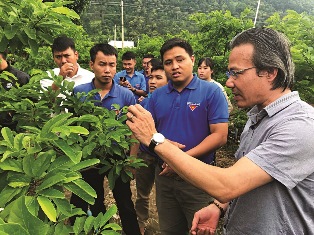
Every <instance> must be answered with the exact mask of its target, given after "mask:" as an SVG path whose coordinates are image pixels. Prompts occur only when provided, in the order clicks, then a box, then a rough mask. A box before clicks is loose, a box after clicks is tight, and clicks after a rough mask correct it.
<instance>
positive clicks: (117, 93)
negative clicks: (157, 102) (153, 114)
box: [73, 79, 136, 110]
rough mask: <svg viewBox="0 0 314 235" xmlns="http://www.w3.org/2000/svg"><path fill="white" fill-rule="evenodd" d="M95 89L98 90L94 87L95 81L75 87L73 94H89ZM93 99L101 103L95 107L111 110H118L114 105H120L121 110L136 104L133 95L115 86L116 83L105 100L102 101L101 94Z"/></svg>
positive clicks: (97, 94)
mask: <svg viewBox="0 0 314 235" xmlns="http://www.w3.org/2000/svg"><path fill="white" fill-rule="evenodd" d="M94 89H96V87H95V85H94V79H93V80H92V82H90V83H87V84H82V85H79V86H77V87H74V90H73V93H74V94H76V93H77V92H85V93H88V92H89V91H91V90H94ZM93 99H94V100H99V101H100V103H95V105H98V106H102V107H105V108H107V109H109V110H116V108H115V107H114V106H113V104H118V105H119V106H120V108H122V107H124V106H130V105H134V104H135V103H136V102H135V98H134V95H133V93H132V92H131V91H129V90H128V89H125V88H124V87H122V86H119V85H117V84H115V82H114V81H113V85H112V87H111V89H110V91H109V92H108V93H107V94H106V95H105V97H104V98H103V99H101V97H100V94H99V93H96V94H95V96H94V97H93Z"/></svg>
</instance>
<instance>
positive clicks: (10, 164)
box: [0, 159, 23, 172]
mask: <svg viewBox="0 0 314 235" xmlns="http://www.w3.org/2000/svg"><path fill="white" fill-rule="evenodd" d="M0 169H2V170H4V171H15V172H23V165H22V161H20V160H15V159H6V160H5V161H4V162H0Z"/></svg>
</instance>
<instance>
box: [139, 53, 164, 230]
mask: <svg viewBox="0 0 314 235" xmlns="http://www.w3.org/2000/svg"><path fill="white" fill-rule="evenodd" d="M152 60H156V59H152ZM158 62H159V63H158ZM149 63H150V62H149ZM150 69H151V71H150V72H149V74H150V75H149V80H148V87H149V93H148V97H147V98H145V99H144V100H143V101H142V102H141V105H142V106H144V107H145V105H146V104H147V102H148V100H149V99H150V97H151V95H152V93H153V92H154V91H155V90H156V89H158V88H160V87H162V86H165V85H167V83H168V79H167V76H166V73H165V70H164V67H163V65H162V63H161V61H155V63H154V66H153V67H151V68H150ZM139 148H140V150H139V152H138V154H137V156H138V158H141V159H143V160H144V162H145V164H146V165H147V167H141V168H139V169H137V170H136V191H137V197H136V202H135V210H136V213H137V217H138V222H139V226H140V231H141V234H142V235H144V233H145V230H146V228H147V226H148V224H149V221H148V219H149V200H150V193H151V191H152V188H153V185H154V181H155V167H156V164H157V158H156V156H152V155H151V154H150V152H149V151H147V148H146V146H144V145H140V147H139Z"/></svg>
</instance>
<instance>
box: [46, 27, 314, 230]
mask: <svg viewBox="0 0 314 235" xmlns="http://www.w3.org/2000/svg"><path fill="white" fill-rule="evenodd" d="M58 40H59V41H58ZM67 43H68V44H67ZM55 44H57V45H55ZM230 45H231V53H230V57H229V65H228V71H227V72H226V74H227V76H228V80H227V83H226V85H227V87H229V88H230V89H231V90H232V93H233V98H234V100H235V102H236V104H237V106H238V107H240V108H251V110H250V111H249V112H248V121H247V124H246V126H245V128H244V131H243V133H242V135H241V140H240V145H239V149H238V150H237V152H236V153H235V157H236V158H237V162H236V163H235V165H234V166H232V167H230V168H226V169H222V168H219V167H217V166H215V151H216V149H218V148H219V147H221V146H222V145H224V144H225V143H226V142H227V135H228V119H229V112H228V103H227V99H226V97H225V95H224V93H223V91H222V90H221V88H220V87H219V86H218V85H216V84H215V83H212V82H207V81H205V80H201V79H199V78H198V77H197V76H196V75H195V74H193V66H194V63H195V57H194V54H193V49H192V47H191V45H190V44H189V43H188V42H187V41H185V40H182V39H180V38H172V39H169V40H167V41H166V42H165V43H164V44H163V45H162V47H161V49H160V58H161V62H160V63H154V65H153V66H152V67H151V68H150V69H149V71H146V69H145V68H146V67H145V68H144V70H143V73H140V72H137V71H135V69H134V67H135V64H136V60H135V55H134V54H133V53H132V52H127V53H125V54H123V56H122V62H123V67H124V69H125V70H123V71H121V72H118V73H116V66H117V58H118V55H117V51H116V49H115V48H113V47H112V46H110V45H109V44H102V43H101V44H96V45H94V46H93V47H92V48H91V49H90V69H91V70H92V72H89V71H87V70H85V69H83V68H81V67H80V66H79V65H78V63H77V60H78V52H77V51H76V50H75V45H74V42H73V40H72V39H69V38H62V39H61V40H60V39H56V40H55V42H54V45H53V46H52V54H53V58H54V61H55V62H56V64H57V65H58V69H55V71H54V72H55V74H58V75H61V76H63V78H64V79H66V80H72V81H74V82H75V87H74V91H73V93H74V94H76V93H77V92H89V91H91V90H93V89H100V91H99V92H98V93H97V94H96V95H95V97H94V99H95V100H99V101H100V103H101V106H103V107H104V108H107V109H113V108H114V107H113V105H112V104H119V105H120V107H123V106H129V109H128V110H129V112H128V113H127V117H128V121H127V122H126V123H127V125H128V126H129V128H130V129H131V130H132V132H133V135H134V136H135V137H136V138H137V139H138V140H139V142H140V146H137V145H132V146H131V147H130V154H131V155H138V157H141V158H143V159H144V160H145V162H146V163H147V165H148V167H147V168H145V167H143V168H140V169H139V170H138V171H137V173H136V186H137V200H136V204H135V208H134V204H133V202H132V200H131V190H130V183H129V182H128V183H124V182H122V180H121V179H118V180H117V182H116V186H115V188H114V189H113V195H114V197H115V199H116V203H117V206H118V210H119V214H120V217H121V222H122V226H123V230H124V232H125V233H126V234H130V235H137V234H142V235H143V234H144V233H145V227H146V225H147V220H148V216H149V210H148V202H149V194H150V191H151V189H152V187H153V184H154V182H155V184H156V200H157V210H158V216H159V226H160V231H161V234H163V235H183V234H187V233H189V232H190V233H191V234H199V235H202V234H214V233H215V230H216V228H217V224H218V221H219V218H220V217H225V224H224V233H225V234H314V222H313V218H312V217H313V214H314V202H313V198H312V197H313V195H314V184H313V182H314V169H313V167H312V164H313V163H314V157H313V154H314V145H313V143H314V135H313V133H314V108H313V107H311V106H310V105H308V104H306V103H305V102H303V101H301V100H300V98H299V95H298V93H297V92H296V91H292V90H291V89H292V84H293V80H294V65H293V61H292V59H291V53H290V48H289V43H288V40H287V39H286V38H285V36H284V35H282V34H281V33H279V32H277V31H275V30H272V29H268V28H252V29H249V30H246V31H243V32H242V33H240V34H238V35H237V36H236V37H235V38H234V39H233V40H232V42H231V44H230ZM146 60H147V61H146ZM150 60H152V57H148V58H146V59H145V61H144V59H143V65H144V63H145V65H146V66H147V67H149V66H148V64H147V63H149V61H150ZM145 77H146V79H145ZM44 82H47V81H44ZM42 85H45V86H48V85H50V86H53V87H54V84H53V83H52V81H51V83H50V84H47V83H46V84H44V83H42ZM54 88H55V89H58V88H57V87H54ZM142 96H148V97H147V98H146V99H144V100H143V99H141V97H142ZM142 100H143V101H142ZM136 103H140V104H141V105H139V104H136ZM135 104H136V105H135ZM143 107H144V108H145V109H144V108H143ZM113 157H114V158H119V156H113ZM105 175H106V173H105V174H103V175H100V174H98V171H97V170H95V169H91V170H87V171H83V172H82V177H83V178H84V180H86V181H87V182H88V183H89V184H90V185H91V186H92V187H93V188H94V189H95V190H96V192H97V194H98V195H97V199H96V202H95V204H94V205H93V206H91V210H92V213H93V214H98V213H99V212H104V211H105V207H104V203H103V198H104V192H103V184H102V182H103V181H102V179H103V178H104V176H105ZM71 203H73V204H74V205H76V206H77V207H80V208H82V209H84V210H85V211H86V210H87V207H88V205H87V203H86V202H84V201H83V200H82V199H80V198H79V197H78V196H76V195H73V196H72V198H71ZM135 209H136V210H135Z"/></svg>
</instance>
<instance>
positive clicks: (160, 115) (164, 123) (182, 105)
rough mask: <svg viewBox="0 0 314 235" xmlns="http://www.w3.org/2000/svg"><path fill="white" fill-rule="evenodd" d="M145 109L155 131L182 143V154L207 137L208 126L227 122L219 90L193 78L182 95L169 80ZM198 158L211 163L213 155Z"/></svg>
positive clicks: (225, 108)
mask: <svg viewBox="0 0 314 235" xmlns="http://www.w3.org/2000/svg"><path fill="white" fill-rule="evenodd" d="M146 109H147V110H149V111H150V112H151V114H152V116H153V118H154V120H155V124H156V129H157V131H158V132H160V133H162V134H163V135H164V136H165V137H166V138H167V139H169V140H173V141H176V142H178V143H181V144H184V145H185V146H186V147H185V148H184V149H183V151H188V150H189V149H191V148H194V147H195V146H197V145H198V144H199V143H201V142H202V141H203V140H204V139H205V138H206V137H207V136H208V135H210V134H211V132H210V129H209V125H210V124H216V123H226V122H228V119H229V113H228V103H227V100H226V97H225V96H224V94H223V92H222V91H221V89H220V88H219V87H218V86H217V85H216V84H214V83H211V82H206V81H203V80H201V79H198V77H197V76H196V75H194V77H193V79H192V81H191V82H190V83H189V84H188V85H187V86H186V87H185V88H184V89H183V90H182V91H181V92H178V91H177V90H176V89H175V88H174V87H173V84H172V82H171V81H170V82H169V83H168V85H166V86H163V87H161V88H158V89H157V90H155V91H154V92H153V93H152V96H151V98H150V99H149V101H148V104H147V105H146ZM199 159H200V160H201V161H203V162H205V163H208V164H209V163H211V162H212V161H213V160H214V152H213V153H210V154H209V155H208V156H204V157H201V158H199Z"/></svg>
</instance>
